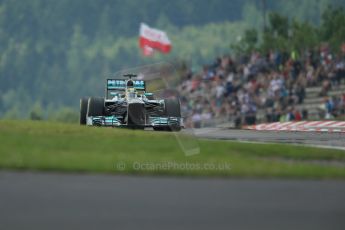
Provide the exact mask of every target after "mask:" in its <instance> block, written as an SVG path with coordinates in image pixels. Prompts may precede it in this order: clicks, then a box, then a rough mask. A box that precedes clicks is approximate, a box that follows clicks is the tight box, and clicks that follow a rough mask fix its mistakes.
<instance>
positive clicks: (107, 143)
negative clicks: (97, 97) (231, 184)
mask: <svg viewBox="0 0 345 230" xmlns="http://www.w3.org/2000/svg"><path fill="white" fill-rule="evenodd" d="M277 135H278V134H277ZM0 140H1V143H0V169H10V170H39V171H62V172H97V173H114V174H150V175H153V174H157V175H176V176H179V175H188V176H222V177H228V176H229V177H265V178H267V177H281V178H338V179H345V167H344V165H345V152H344V151H341V150H334V149H319V148H311V147H303V146H293V145H283V144H252V143H238V142H231V141H215V140H198V141H197V143H198V145H199V146H200V150H201V153H200V154H197V155H194V156H185V154H184V152H183V151H182V150H181V148H180V146H179V144H178V142H177V140H176V137H175V135H174V134H173V133H166V132H153V131H140V130H127V129H112V128H98V127H81V126H79V125H70V124H62V123H51V122H38V121H37V122H34V121H7V120H2V121H0ZM329 161H332V162H333V161H335V162H336V164H328V163H327V162H329ZM325 162H326V163H325ZM191 165H192V166H191ZM196 165H197V167H205V165H206V166H207V169H205V168H199V169H196V167H195V166H196ZM224 165H226V166H231V168H229V167H225V168H220V169H219V170H216V169H214V168H213V166H216V167H217V166H224ZM139 166H140V167H145V169H138V167H139ZM123 167H124V168H123ZM186 167H187V168H186Z"/></svg>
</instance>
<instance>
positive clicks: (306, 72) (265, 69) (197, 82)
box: [178, 45, 345, 127]
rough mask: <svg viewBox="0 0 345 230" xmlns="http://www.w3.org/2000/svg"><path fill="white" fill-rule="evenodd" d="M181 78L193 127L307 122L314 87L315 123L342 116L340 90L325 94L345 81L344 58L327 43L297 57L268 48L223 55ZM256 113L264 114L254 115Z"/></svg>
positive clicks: (184, 107) (344, 99)
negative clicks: (308, 97) (319, 99)
mask: <svg viewBox="0 0 345 230" xmlns="http://www.w3.org/2000/svg"><path fill="white" fill-rule="evenodd" d="M182 78H183V81H182V83H181V84H180V85H179V87H178V88H179V91H180V93H181V95H180V96H181V104H182V111H183V112H184V114H186V116H187V117H189V120H187V121H186V122H187V124H188V125H190V126H191V125H192V126H193V127H201V126H208V125H210V126H213V125H214V123H215V122H223V123H224V122H233V123H234V125H235V126H241V125H252V124H255V123H257V122H276V121H301V120H307V119H308V109H306V108H304V107H303V105H304V100H305V97H306V88H307V87H317V89H318V92H317V95H316V97H322V102H321V103H320V105H319V107H318V112H319V113H318V116H319V118H318V119H331V118H332V119H333V118H336V117H339V116H341V115H344V114H345V92H344V90H343V94H340V95H336V96H330V95H329V92H330V91H331V90H332V89H340V86H341V84H344V83H345V55H343V54H337V55H334V54H332V53H331V52H330V51H329V49H328V46H327V45H322V46H320V47H318V48H315V49H314V50H307V51H305V52H300V53H298V52H295V51H292V52H285V51H273V50H272V51H270V52H268V53H266V54H262V53H260V52H256V51H255V52H252V53H251V54H250V55H244V56H239V57H238V58H236V59H234V58H232V57H230V56H222V57H218V58H216V59H215V61H214V63H212V64H210V65H205V66H203V68H202V70H200V71H198V72H192V71H191V70H190V69H187V70H186V71H185V73H184V74H183V77H182ZM259 111H262V113H263V114H264V115H263V116H258V112H259Z"/></svg>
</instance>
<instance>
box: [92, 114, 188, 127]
mask: <svg viewBox="0 0 345 230" xmlns="http://www.w3.org/2000/svg"><path fill="white" fill-rule="evenodd" d="M86 124H87V125H94V126H108V127H129V125H128V124H126V123H124V122H123V118H122V117H117V116H95V117H87V119H86ZM134 126H136V127H170V126H178V127H183V120H182V118H181V117H149V118H148V119H147V120H146V123H145V124H138V125H134Z"/></svg>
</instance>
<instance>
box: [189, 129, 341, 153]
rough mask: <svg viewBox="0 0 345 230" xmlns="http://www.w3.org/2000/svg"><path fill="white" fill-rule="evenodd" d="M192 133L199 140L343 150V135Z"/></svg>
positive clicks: (289, 132)
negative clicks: (265, 143) (295, 145)
mask: <svg viewBox="0 0 345 230" xmlns="http://www.w3.org/2000/svg"><path fill="white" fill-rule="evenodd" d="M194 133H195V134H196V136H197V137H200V138H211V139H221V140H236V141H250V142H269V143H286V144H301V145H310V146H319V147H328V148H337V149H342V150H345V133H325V132H293V131H256V130H235V129H219V128H203V129H195V130H194Z"/></svg>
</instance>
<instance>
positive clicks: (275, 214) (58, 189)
mask: <svg viewBox="0 0 345 230" xmlns="http://www.w3.org/2000/svg"><path fill="white" fill-rule="evenodd" d="M344 194H345V182H342V181H303V180H301V181H295V180H286V181H279V180H237V179H231V180H229V179H200V178H199V179H195V178H194V179H193V178H167V177H132V176H111V175H82V174H81V175H78V174H70V175H67V174H55V173H48V174H39V173H19V172H0V199H1V205H0V229H5V230H7V229H35V230H37V229H59V230H60V229H121V230H126V229H136V230H137V229H145V230H146V229H150V230H153V229H167V230H169V229H188V230H191V229H199V230H202V229H227V230H228V229H245V230H248V229H265V230H267V229H275V230H276V229H303V230H307V229H313V230H316V229H345V218H344V216H345V195H344Z"/></svg>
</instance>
